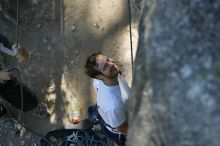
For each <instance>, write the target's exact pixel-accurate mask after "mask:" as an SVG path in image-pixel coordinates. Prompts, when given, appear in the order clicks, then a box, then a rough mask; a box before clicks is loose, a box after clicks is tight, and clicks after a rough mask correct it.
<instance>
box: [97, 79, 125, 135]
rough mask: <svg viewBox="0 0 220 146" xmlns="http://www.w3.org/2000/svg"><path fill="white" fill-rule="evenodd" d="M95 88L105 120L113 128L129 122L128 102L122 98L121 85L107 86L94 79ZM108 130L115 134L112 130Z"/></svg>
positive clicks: (99, 109)
mask: <svg viewBox="0 0 220 146" xmlns="http://www.w3.org/2000/svg"><path fill="white" fill-rule="evenodd" d="M93 86H94V88H95V91H96V94H97V97H96V98H97V99H96V100H97V106H98V111H99V114H100V115H101V116H102V118H103V120H104V121H105V122H106V123H107V124H108V125H110V126H111V127H113V128H117V127H119V126H120V125H121V124H123V123H124V122H125V121H127V116H126V115H127V114H126V113H127V111H126V105H125V103H127V102H126V100H124V99H123V98H122V96H121V91H120V87H119V85H115V86H107V85H105V84H104V83H103V81H101V80H97V79H94V80H93ZM106 128H108V129H109V130H110V131H112V132H114V133H115V131H114V130H112V129H111V128H109V127H106Z"/></svg>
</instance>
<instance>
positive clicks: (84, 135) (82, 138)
mask: <svg viewBox="0 0 220 146" xmlns="http://www.w3.org/2000/svg"><path fill="white" fill-rule="evenodd" d="M43 140H44V142H46V143H47V145H48V146H54V145H53V144H52V143H51V142H49V141H48V140H47V141H46V140H45V139H43ZM71 144H74V145H76V146H111V145H112V141H111V140H109V139H106V138H103V139H102V138H100V137H98V135H97V134H96V133H95V132H94V131H92V129H88V130H77V131H73V132H72V134H71V135H69V136H66V137H64V138H62V139H61V140H60V141H58V144H56V146H67V145H71Z"/></svg>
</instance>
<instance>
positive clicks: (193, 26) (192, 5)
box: [127, 0, 220, 146]
mask: <svg viewBox="0 0 220 146" xmlns="http://www.w3.org/2000/svg"><path fill="white" fill-rule="evenodd" d="M219 14H220V1H217V0H208V1H207V0H191V1H185V0H178V1H177V0H145V1H144V2H143V12H142V18H141V20H140V26H139V44H138V50H137V54H136V60H135V63H134V70H135V71H134V72H135V73H134V78H133V84H132V87H133V89H132V90H133V93H132V95H133V96H132V100H131V102H130V103H131V104H130V109H131V111H130V114H129V115H130V128H129V136H128V144H127V145H128V146H135V145H137V146H219V145H220V139H219V135H220V94H219V93H220V92H219V89H220V60H219V58H220V41H219V40H220V15H219Z"/></svg>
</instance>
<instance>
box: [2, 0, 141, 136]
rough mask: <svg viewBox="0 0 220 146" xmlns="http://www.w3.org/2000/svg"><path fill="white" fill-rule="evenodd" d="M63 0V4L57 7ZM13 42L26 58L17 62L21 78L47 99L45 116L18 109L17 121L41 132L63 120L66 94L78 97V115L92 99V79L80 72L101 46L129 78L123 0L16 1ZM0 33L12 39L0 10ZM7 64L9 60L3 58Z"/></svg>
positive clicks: (10, 24)
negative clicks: (27, 53) (19, 117)
mask: <svg viewBox="0 0 220 146" xmlns="http://www.w3.org/2000/svg"><path fill="white" fill-rule="evenodd" d="M62 2H63V7H62ZM20 5H21V6H20V17H19V18H20V19H19V20H20V26H19V29H20V30H19V43H20V44H22V45H23V46H25V47H27V48H28V49H29V51H30V52H31V59H30V60H29V61H28V62H27V63H24V64H17V67H18V68H19V70H20V72H21V75H22V82H24V83H25V84H26V85H27V86H28V87H30V89H32V90H33V91H34V92H35V93H36V95H37V96H38V98H39V99H40V100H41V101H42V102H44V103H46V104H47V106H48V109H49V112H50V117H49V118H48V119H39V118H36V117H34V116H33V115H32V113H31V112H28V113H23V114H22V123H23V126H24V127H26V128H28V129H30V130H32V131H34V132H36V133H38V134H40V135H45V134H46V133H47V132H48V131H51V130H55V129H61V128H63V127H64V126H65V125H66V124H68V123H67V121H68V120H67V119H68V108H67V107H68V104H69V101H70V99H71V98H76V99H77V100H78V101H79V102H80V108H81V109H80V111H81V119H84V118H86V111H87V108H88V106H89V105H91V104H92V103H94V102H95V97H94V93H93V91H92V86H91V84H92V82H91V80H90V78H89V77H87V76H86V74H85V73H84V63H85V60H86V57H87V56H88V55H89V54H90V53H93V52H95V51H101V52H103V53H104V54H107V55H109V56H111V57H112V58H114V59H115V60H117V61H118V62H120V65H121V67H122V70H123V71H124V76H125V78H126V79H127V80H128V82H129V85H131V81H132V70H131V53H130V37H129V19H128V3H127V0H120V1H115V0H107V1H106V0H105V1H104V0H89V1H88V0H63V1H62V0H46V1H44V0H29V1H21V3H20ZM132 6H133V7H132V10H133V13H132V39H133V53H134V54H135V52H136V47H137V39H138V37H137V22H138V16H137V15H136V13H137V12H136V8H135V6H134V5H132ZM0 26H1V27H0V33H1V34H3V35H5V36H6V37H7V38H8V39H9V40H10V41H15V39H16V25H15V24H14V23H13V20H11V18H9V19H8V18H6V17H5V15H3V13H1V12H0ZM9 64H10V63H9Z"/></svg>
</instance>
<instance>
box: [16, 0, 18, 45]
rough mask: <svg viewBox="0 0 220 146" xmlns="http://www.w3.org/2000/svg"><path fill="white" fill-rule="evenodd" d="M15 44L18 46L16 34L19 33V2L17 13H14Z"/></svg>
mask: <svg viewBox="0 0 220 146" xmlns="http://www.w3.org/2000/svg"><path fill="white" fill-rule="evenodd" d="M16 16H17V17H16V44H17V45H18V33H19V0H17V11H16Z"/></svg>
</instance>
